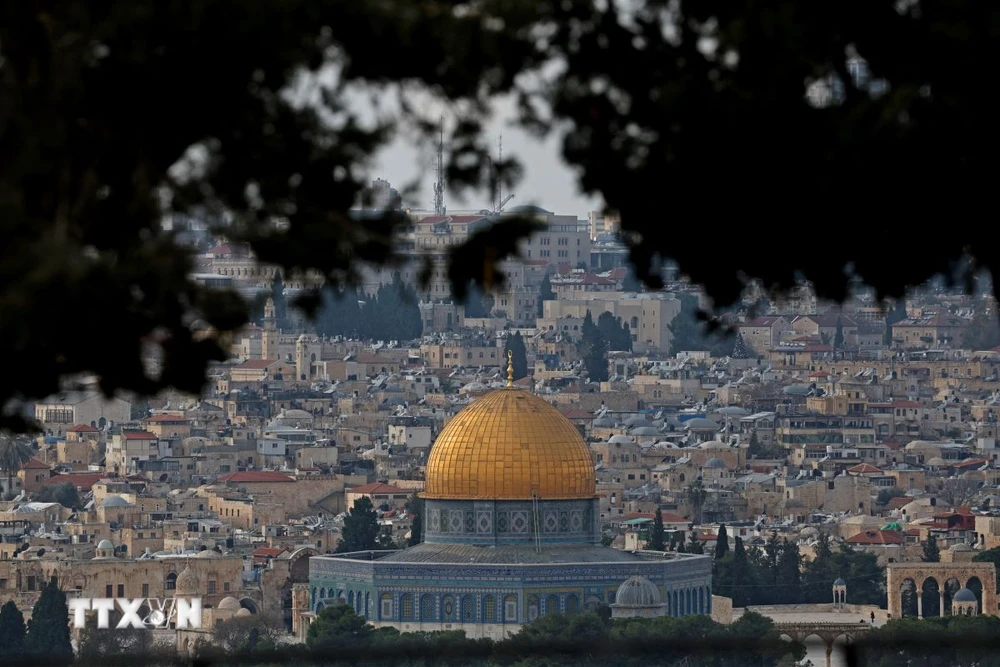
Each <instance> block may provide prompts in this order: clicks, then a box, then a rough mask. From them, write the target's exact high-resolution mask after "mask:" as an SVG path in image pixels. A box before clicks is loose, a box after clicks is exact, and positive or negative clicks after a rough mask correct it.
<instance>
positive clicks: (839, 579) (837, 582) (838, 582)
mask: <svg viewBox="0 0 1000 667" xmlns="http://www.w3.org/2000/svg"><path fill="white" fill-rule="evenodd" d="M833 585H834V586H846V585H847V582H846V581H844V578H843V577H837V579H836V580H835V581H834V582H833Z"/></svg>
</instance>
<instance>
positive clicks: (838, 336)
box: [833, 315, 844, 350]
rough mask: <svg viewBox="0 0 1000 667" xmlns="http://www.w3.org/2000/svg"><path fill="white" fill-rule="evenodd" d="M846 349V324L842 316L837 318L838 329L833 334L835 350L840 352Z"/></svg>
mask: <svg viewBox="0 0 1000 667" xmlns="http://www.w3.org/2000/svg"><path fill="white" fill-rule="evenodd" d="M842 347H844V323H843V322H842V321H841V319H840V316H839V315H838V316H837V329H836V330H835V331H834V333H833V349H834V350H839V349H841V348H842Z"/></svg>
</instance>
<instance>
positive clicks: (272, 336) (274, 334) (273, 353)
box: [260, 297, 278, 359]
mask: <svg viewBox="0 0 1000 667" xmlns="http://www.w3.org/2000/svg"><path fill="white" fill-rule="evenodd" d="M260 358H261V359H277V358H278V318H277V316H276V313H275V310H274V299H272V298H271V297H267V303H266V304H264V332H263V333H262V334H261V337H260Z"/></svg>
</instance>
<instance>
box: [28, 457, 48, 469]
mask: <svg viewBox="0 0 1000 667" xmlns="http://www.w3.org/2000/svg"><path fill="white" fill-rule="evenodd" d="M22 469H23V470H43V469H44V470H48V469H49V466H48V465H47V464H45V463H42V462H41V461H39V460H38V459H36V458H31V459H29V460H28V462H27V463H25V464H24V466H23V468H22Z"/></svg>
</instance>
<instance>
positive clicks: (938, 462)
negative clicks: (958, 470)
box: [927, 456, 948, 468]
mask: <svg viewBox="0 0 1000 667" xmlns="http://www.w3.org/2000/svg"><path fill="white" fill-rule="evenodd" d="M927 465H929V466H934V467H935V468H946V467H948V462H947V461H945V460H944V459H943V458H941V457H940V456H935V457H934V458H932V459H931V460H929V461H928V462H927Z"/></svg>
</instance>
